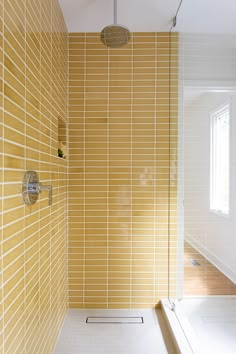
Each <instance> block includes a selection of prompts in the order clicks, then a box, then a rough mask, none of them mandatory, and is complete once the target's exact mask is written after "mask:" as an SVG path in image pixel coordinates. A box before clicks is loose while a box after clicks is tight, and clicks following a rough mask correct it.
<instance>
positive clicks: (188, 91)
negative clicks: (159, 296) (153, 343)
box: [169, 0, 236, 353]
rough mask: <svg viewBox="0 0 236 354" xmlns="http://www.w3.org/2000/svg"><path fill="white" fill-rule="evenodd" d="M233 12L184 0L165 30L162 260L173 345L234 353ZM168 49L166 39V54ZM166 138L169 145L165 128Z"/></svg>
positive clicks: (226, 6) (228, 5) (230, 7)
mask: <svg viewBox="0 0 236 354" xmlns="http://www.w3.org/2000/svg"><path fill="white" fill-rule="evenodd" d="M234 13H235V4H234V3H233V2H232V1H229V0H228V1H224V2H223V1H218V2H217V3H216V2H215V1H210V0H209V1H207V3H206V2H204V1H203V0H201V1H197V2H196V1H194V0H186V1H183V2H182V4H181V6H180V8H179V11H178V13H177V17H176V26H173V28H172V30H171V33H170V36H171V38H172V36H174V37H173V38H176V36H177V33H178V50H179V63H178V66H179V67H178V69H179V70H178V73H179V74H178V75H179V80H178V82H179V86H178V98H179V99H178V102H179V105H178V148H176V161H178V172H177V173H178V215H177V219H178V223H177V230H178V237H177V240H175V244H174V243H173V242H174V241H173V240H172V239H171V236H170V237H169V241H170V254H169V258H170V264H175V265H176V269H175V274H176V277H172V275H173V272H170V277H169V284H170V289H175V291H176V292H175V294H174V293H173V292H172V291H170V293H169V295H170V296H169V304H170V308H171V310H172V318H173V319H174V320H176V324H177V325H179V326H180V329H179V330H178V329H176V327H175V329H174V332H175V333H177V336H178V334H181V335H182V344H181V343H180V347H181V345H183V347H182V348H185V349H184V350H185V351H184V352H189V353H197V352H198V353H213V352H214V353H235V352H236V340H235V333H236V306H235V305H236V258H235V245H236V241H235V234H234V233H235V232H234V230H235V226H236V225H235V224H236V187H235V183H234V181H235V178H236V164H235V162H236V159H235V151H236V146H235V138H234V136H235V133H236V123H235V118H236V117H235V115H236V65H235V64H236V27H235V25H234V23H235V22H234V15H233V14H234ZM172 41H173V43H176V40H172ZM175 50H176V46H175V44H174V45H173V46H172V47H171V56H170V58H173V56H174V55H175ZM170 60H172V59H170ZM170 67H171V68H172V67H173V65H171V66H170ZM174 73H175V70H174V71H173V73H171V75H170V81H171V78H172V76H173V75H174ZM172 74H173V75H172ZM170 89H171V95H170V120H171V122H172V123H173V121H174V116H175V113H176V112H175V110H174V109H173V107H176V103H175V97H174V96H175V95H174V93H175V92H176V88H174V87H173V85H172V84H170ZM171 139H172V140H173V141H171V142H170V145H172V146H174V145H173V144H174V143H175V135H174V134H173V133H172V134H171ZM171 180H173V176H172V172H171V169H170V184H171ZM170 205H171V203H170ZM170 209H171V208H170ZM171 246H175V248H176V249H177V259H176V263H175V259H174V255H172V253H171ZM181 335H180V337H181ZM196 338H197V340H196ZM180 342H181V340H180ZM182 350H183V349H182Z"/></svg>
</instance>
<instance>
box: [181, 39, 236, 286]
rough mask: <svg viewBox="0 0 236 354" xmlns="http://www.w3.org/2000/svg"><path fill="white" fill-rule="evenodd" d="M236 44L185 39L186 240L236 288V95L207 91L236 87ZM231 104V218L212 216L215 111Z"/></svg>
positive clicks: (232, 42) (230, 40)
mask: <svg viewBox="0 0 236 354" xmlns="http://www.w3.org/2000/svg"><path fill="white" fill-rule="evenodd" d="M235 43H236V41H235V37H232V36H203V35H197V36H196V35H185V36H184V53H183V54H184V56H183V62H184V82H185V84H186V85H189V82H191V84H190V85H192V87H191V89H190V88H189V89H188V88H187V87H185V100H184V103H185V104H184V175H185V182H184V199H185V202H184V206H185V208H184V209H185V225H184V226H185V239H186V240H188V241H190V243H191V244H192V245H193V246H195V247H197V248H198V249H199V250H200V252H201V253H203V254H204V255H205V256H206V258H208V259H209V260H211V262H212V263H213V264H215V265H216V266H217V267H218V268H219V269H221V270H222V271H223V272H224V273H225V274H226V275H227V276H228V277H230V278H231V279H232V280H233V281H234V282H235V283H236V256H235V254H236V234H235V231H236V121H235V120H236V94H235V93H233V92H224V93H219V92H218V93H217V92H212V91H214V90H213V89H211V90H208V91H209V92H207V89H205V90H202V87H203V86H207V85H209V86H212V87H214V86H215V87H218V88H219V87H220V85H221V83H222V86H225V84H226V85H227V84H228V85H229V86H230V85H232V86H234V85H235V80H236V69H235V68H236V57H235V53H236V50H235V48H234V46H235ZM193 86H195V89H193ZM201 90H202V91H201ZM210 91H211V92H210ZM227 100H231V104H232V106H231V107H232V111H231V112H232V117H231V146H230V149H231V161H230V165H231V185H230V198H231V202H230V204H231V205H230V217H229V218H226V217H224V216H221V215H216V214H214V213H213V212H211V211H209V206H210V120H209V112H211V111H212V110H214V109H216V108H217V107H219V106H220V105H222V104H224V103H225V102H226V101H227Z"/></svg>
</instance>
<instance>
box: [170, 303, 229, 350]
mask: <svg viewBox="0 0 236 354" xmlns="http://www.w3.org/2000/svg"><path fill="white" fill-rule="evenodd" d="M176 312H177V315H178V317H179V319H180V323H181V325H182V327H183V329H184V331H185V333H186V334H187V337H188V334H189V333H190V337H189V340H190V344H192V348H193V350H194V353H201V354H210V353H214V354H218V353H219V354H235V353H236V298H235V297H228V298H227V297H210V298H209V297H208V298H195V299H192V298H189V299H188V298H187V299H184V300H182V301H179V302H178V303H177V306H176ZM189 325H190V326H191V328H189ZM189 329H190V331H189ZM192 334H194V335H193V336H192ZM191 341H193V342H192V343H191Z"/></svg>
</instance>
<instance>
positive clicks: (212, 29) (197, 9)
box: [59, 0, 236, 34]
mask: <svg viewBox="0 0 236 354" xmlns="http://www.w3.org/2000/svg"><path fill="white" fill-rule="evenodd" d="M59 3H60V5H61V9H62V12H63V15H64V17H65V21H66V24H67V28H68V31H69V32H100V31H101V30H102V29H103V28H104V27H105V26H107V25H109V24H112V23H113V0H59ZM117 4H118V11H117V17H118V23H119V24H123V25H124V26H126V27H128V28H129V30H130V31H131V32H138V31H144V32H148V31H169V30H170V27H171V24H172V20H173V17H174V16H175V14H176V11H177V8H178V6H179V4H180V0H117ZM235 16H236V0H183V2H182V5H181V8H180V11H179V14H178V21H177V26H176V31H180V32H192V33H231V34H232V33H233V34H236V24H235Z"/></svg>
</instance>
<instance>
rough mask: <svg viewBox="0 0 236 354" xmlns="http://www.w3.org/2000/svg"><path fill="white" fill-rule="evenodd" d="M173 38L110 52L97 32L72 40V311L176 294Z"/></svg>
mask: <svg viewBox="0 0 236 354" xmlns="http://www.w3.org/2000/svg"><path fill="white" fill-rule="evenodd" d="M177 40H178V38H177V36H176V35H174V36H173V38H172V42H173V44H172V47H170V35H169V33H133V34H132V38H131V41H130V43H129V44H128V45H126V46H125V47H123V48H120V49H108V48H106V47H105V46H104V45H103V44H102V43H101V42H100V39H99V33H70V35H69V105H68V117H69V152H68V158H69V175H68V176H69V180H68V193H69V203H68V218H69V231H68V235H69V236H68V237H69V253H68V275H69V278H68V281H69V306H70V307H79V308H80V307H84V308H144V307H153V306H155V305H156V304H157V302H158V301H159V299H160V298H163V297H167V296H168V295H173V294H174V292H175V252H176V248H175V246H176V192H177V186H176V183H177V172H176V159H177V154H176V149H177V138H176V137H177V124H176V122H177V107H178V103H177V101H178V100H177V95H178V87H177V84H176V82H177V80H178V65H177V61H178V49H177V48H178V46H177ZM170 49H172V51H171V56H170ZM172 61H173V62H174V65H172V64H171V65H170V63H172ZM170 86H172V88H173V89H172V91H171V96H170ZM170 98H171V101H170ZM170 107H172V108H171V110H172V115H171V116H170ZM170 174H171V180H170ZM168 246H171V249H170V248H168ZM169 272H171V274H170V277H168V273H169ZM169 279H171V280H170V281H169Z"/></svg>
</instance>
